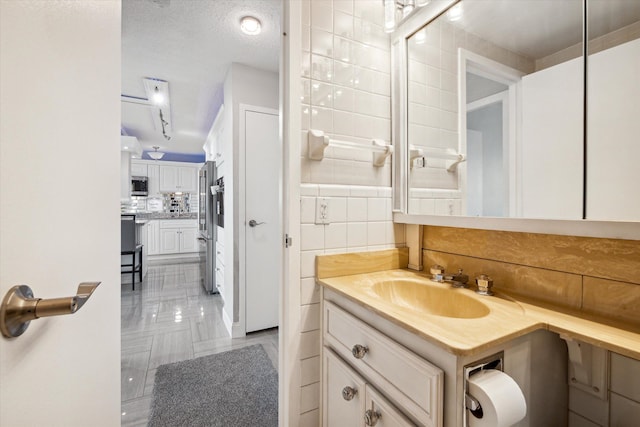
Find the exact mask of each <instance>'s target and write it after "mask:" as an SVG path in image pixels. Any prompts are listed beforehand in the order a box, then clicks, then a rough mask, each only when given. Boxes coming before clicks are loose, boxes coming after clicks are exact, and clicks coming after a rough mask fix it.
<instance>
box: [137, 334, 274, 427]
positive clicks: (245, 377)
mask: <svg viewBox="0 0 640 427" xmlns="http://www.w3.org/2000/svg"><path fill="white" fill-rule="evenodd" d="M257 425H259V426H261V427H268V426H274V427H275V426H277V425H278V374H277V372H276V370H275V369H274V368H273V365H272V364H271V360H270V359H269V356H267V354H266V353H265V351H264V349H263V347H262V346H261V345H252V346H249V347H244V348H240V349H237V350H232V351H227V352H224V353H218V354H213V355H211V356H205V357H200V358H197V359H192V360H185V361H184V362H178V363H171V364H167V365H162V366H160V367H159V368H158V370H157V372H156V379H155V384H154V386H153V403H152V405H151V415H150V417H149V426H152V427H165V426H171V427H174V426H189V427H196V426H207V427H210V426H220V427H222V426H224V427H244V426H257Z"/></svg>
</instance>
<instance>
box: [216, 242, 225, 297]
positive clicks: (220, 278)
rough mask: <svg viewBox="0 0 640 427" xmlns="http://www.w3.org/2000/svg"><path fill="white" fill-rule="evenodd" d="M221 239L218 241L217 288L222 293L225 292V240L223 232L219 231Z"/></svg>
mask: <svg viewBox="0 0 640 427" xmlns="http://www.w3.org/2000/svg"><path fill="white" fill-rule="evenodd" d="M217 236H218V238H219V239H220V240H217V241H216V288H218V292H220V295H223V294H224V242H223V241H222V237H223V235H222V233H218V235H217Z"/></svg>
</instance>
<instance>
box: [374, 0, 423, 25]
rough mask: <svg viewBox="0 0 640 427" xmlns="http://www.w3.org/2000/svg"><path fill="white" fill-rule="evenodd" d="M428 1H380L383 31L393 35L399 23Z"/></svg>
mask: <svg viewBox="0 0 640 427" xmlns="http://www.w3.org/2000/svg"><path fill="white" fill-rule="evenodd" d="M429 2H430V0H382V4H383V7H384V23H383V24H384V31H385V32H387V33H393V32H394V31H395V30H396V28H397V25H398V23H399V22H401V21H402V20H404V19H405V18H406V17H408V16H409V15H411V13H413V11H414V10H415V9H416V7H424V6H426V5H427V4H429Z"/></svg>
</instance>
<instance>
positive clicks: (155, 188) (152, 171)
mask: <svg viewBox="0 0 640 427" xmlns="http://www.w3.org/2000/svg"><path fill="white" fill-rule="evenodd" d="M147 177H148V178H149V179H148V181H147V182H148V189H149V196H157V195H159V194H160V166H158V165H148V166H147Z"/></svg>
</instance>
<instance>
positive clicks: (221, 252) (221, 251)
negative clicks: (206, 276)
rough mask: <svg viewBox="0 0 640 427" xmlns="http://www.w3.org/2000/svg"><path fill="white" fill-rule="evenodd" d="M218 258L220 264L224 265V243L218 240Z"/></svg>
mask: <svg viewBox="0 0 640 427" xmlns="http://www.w3.org/2000/svg"><path fill="white" fill-rule="evenodd" d="M216 260H217V262H218V264H222V265H224V245H222V244H221V243H220V242H216Z"/></svg>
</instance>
